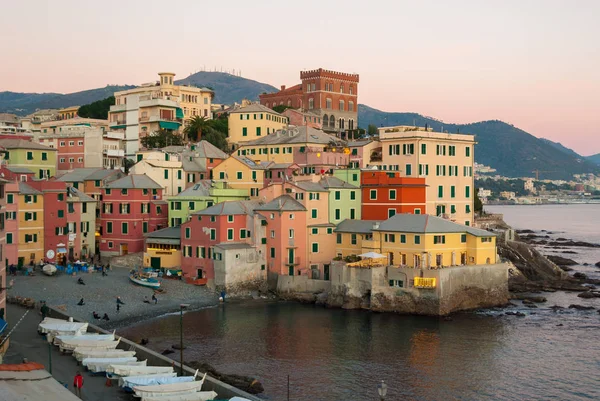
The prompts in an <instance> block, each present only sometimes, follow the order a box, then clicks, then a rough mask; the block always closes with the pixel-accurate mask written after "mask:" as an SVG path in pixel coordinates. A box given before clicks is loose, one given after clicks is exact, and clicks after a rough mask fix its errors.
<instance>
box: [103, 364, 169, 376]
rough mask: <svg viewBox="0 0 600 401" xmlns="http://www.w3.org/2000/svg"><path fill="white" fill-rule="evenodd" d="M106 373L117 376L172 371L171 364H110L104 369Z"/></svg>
mask: <svg viewBox="0 0 600 401" xmlns="http://www.w3.org/2000/svg"><path fill="white" fill-rule="evenodd" d="M106 372H107V373H110V374H113V375H119V376H139V375H151V374H157V373H172V372H174V370H173V367H172V366H128V365H117V364H115V365H110V366H109V367H108V368H107V369H106Z"/></svg>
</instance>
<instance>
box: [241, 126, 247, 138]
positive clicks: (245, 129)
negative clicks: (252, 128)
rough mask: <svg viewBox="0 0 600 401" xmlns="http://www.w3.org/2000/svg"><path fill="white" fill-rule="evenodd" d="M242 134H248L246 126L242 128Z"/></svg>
mask: <svg viewBox="0 0 600 401" xmlns="http://www.w3.org/2000/svg"><path fill="white" fill-rule="evenodd" d="M242 136H248V128H246V127H244V128H242Z"/></svg>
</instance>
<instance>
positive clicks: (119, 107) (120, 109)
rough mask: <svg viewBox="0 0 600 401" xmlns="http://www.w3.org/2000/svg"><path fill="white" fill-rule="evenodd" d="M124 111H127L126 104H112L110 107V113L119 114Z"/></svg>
mask: <svg viewBox="0 0 600 401" xmlns="http://www.w3.org/2000/svg"><path fill="white" fill-rule="evenodd" d="M125 110H127V105H126V104H113V105H112V106H110V112H111V113H119V112H123V111H125Z"/></svg>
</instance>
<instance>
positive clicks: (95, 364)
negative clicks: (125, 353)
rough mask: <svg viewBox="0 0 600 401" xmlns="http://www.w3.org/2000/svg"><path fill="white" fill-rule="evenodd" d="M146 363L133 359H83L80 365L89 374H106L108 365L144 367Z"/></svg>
mask: <svg viewBox="0 0 600 401" xmlns="http://www.w3.org/2000/svg"><path fill="white" fill-rule="evenodd" d="M146 362H147V361H138V360H137V358H135V357H129V358H85V359H84V360H83V361H81V364H82V365H83V366H85V367H87V368H88V369H89V370H90V371H91V372H96V373H98V372H106V368H108V366H109V365H114V364H117V363H118V364H119V365H127V366H146Z"/></svg>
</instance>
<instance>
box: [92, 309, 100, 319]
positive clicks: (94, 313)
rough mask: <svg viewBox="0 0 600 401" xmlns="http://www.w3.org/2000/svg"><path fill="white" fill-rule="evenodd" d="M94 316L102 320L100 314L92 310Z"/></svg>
mask: <svg viewBox="0 0 600 401" xmlns="http://www.w3.org/2000/svg"><path fill="white" fill-rule="evenodd" d="M92 316H94V319H97V320H100V315H99V314H97V313H96V311H94V312H92Z"/></svg>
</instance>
